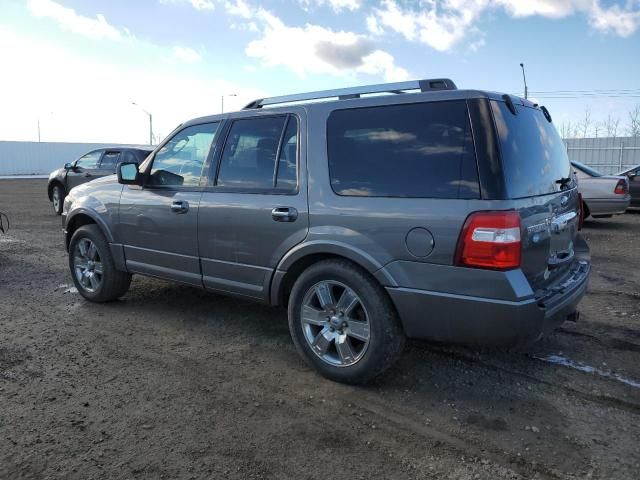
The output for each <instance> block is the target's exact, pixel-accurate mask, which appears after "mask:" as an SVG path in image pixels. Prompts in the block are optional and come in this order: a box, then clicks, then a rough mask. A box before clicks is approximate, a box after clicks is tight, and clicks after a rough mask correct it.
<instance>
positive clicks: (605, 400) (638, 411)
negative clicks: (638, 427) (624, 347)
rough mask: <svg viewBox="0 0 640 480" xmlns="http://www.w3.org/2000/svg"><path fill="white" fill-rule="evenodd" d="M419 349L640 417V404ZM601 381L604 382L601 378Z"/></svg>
mask: <svg viewBox="0 0 640 480" xmlns="http://www.w3.org/2000/svg"><path fill="white" fill-rule="evenodd" d="M419 348H422V349H424V350H426V351H429V352H431V353H435V354H437V355H442V356H446V357H450V358H454V359H456V360H460V361H463V362H465V363H467V364H470V365H480V366H482V367H484V368H486V369H488V370H491V371H499V372H503V373H507V374H509V375H514V376H517V377H520V378H525V379H527V380H529V381H532V382H535V383H538V384H540V385H544V386H547V387H550V388H552V389H562V390H564V391H565V392H567V393H569V394H572V395H575V396H576V397H578V398H580V399H582V400H585V401H588V402H592V403H597V404H600V405H603V406H607V407H613V408H617V409H619V410H624V411H626V412H629V413H633V414H635V415H640V402H639V403H634V402H629V401H627V400H624V399H621V398H618V397H610V396H605V395H596V394H593V393H589V392H585V391H583V390H580V389H577V388H574V387H571V386H568V385H565V384H562V383H555V382H551V381H549V380H545V379H543V378H539V377H537V376H535V375H532V374H530V373H527V372H523V371H519V370H514V369H512V368H507V367H504V366H502V365H498V364H496V363H493V362H488V361H486V360H483V359H480V358H477V357H474V356H472V355H470V354H467V353H464V352H461V351H456V350H451V349H448V348H445V347H442V348H441V347H438V346H433V345H420V346H419ZM523 358H530V359H535V360H536V361H539V360H537V359H536V358H535V357H533V356H530V355H527V356H526V357H525V356H523ZM603 381H606V380H605V379H604V378H603Z"/></svg>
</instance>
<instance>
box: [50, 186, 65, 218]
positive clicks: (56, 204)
mask: <svg viewBox="0 0 640 480" xmlns="http://www.w3.org/2000/svg"><path fill="white" fill-rule="evenodd" d="M65 196H66V195H65V194H64V189H63V188H62V187H61V186H60V185H56V186H54V187H53V189H52V190H51V205H52V206H53V211H54V212H56V214H57V215H62V207H63V205H64V197H65Z"/></svg>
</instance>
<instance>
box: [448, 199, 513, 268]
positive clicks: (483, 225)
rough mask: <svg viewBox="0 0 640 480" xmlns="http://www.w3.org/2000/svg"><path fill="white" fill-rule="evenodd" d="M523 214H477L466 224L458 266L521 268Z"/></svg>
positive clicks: (457, 255) (509, 212) (457, 260)
mask: <svg viewBox="0 0 640 480" xmlns="http://www.w3.org/2000/svg"><path fill="white" fill-rule="evenodd" d="M520 258H521V242H520V215H519V214H518V212H514V211H512V210H511V211H504V212H476V213H472V214H471V215H469V217H468V218H467V221H466V222H465V223H464V227H463V228H462V233H461V234H460V239H459V240H458V248H457V251H456V264H457V265H460V266H465V267H475V268H488V269H493V270H510V269H512V268H518V267H519V266H520Z"/></svg>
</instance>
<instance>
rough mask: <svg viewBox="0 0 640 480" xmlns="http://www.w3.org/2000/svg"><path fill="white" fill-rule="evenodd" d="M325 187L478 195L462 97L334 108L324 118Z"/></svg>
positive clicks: (368, 193)
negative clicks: (327, 176) (328, 182)
mask: <svg viewBox="0 0 640 480" xmlns="http://www.w3.org/2000/svg"><path fill="white" fill-rule="evenodd" d="M327 136H328V144H327V148H328V155H329V173H330V177H331V187H332V188H333V190H334V192H335V193H337V194H338V195H348V196H364V197H419V198H478V197H479V195H480V192H479V184H478V173H477V167H476V159H475V153H474V149H473V141H472V137H471V128H470V125H469V115H468V113H467V106H466V102H465V101H463V100H459V101H458V100H456V101H446V102H429V103H416V104H405V105H391V106H379V107H369V108H357V109H348V110H337V111H334V112H333V113H332V114H331V115H330V116H329V120H328V123H327Z"/></svg>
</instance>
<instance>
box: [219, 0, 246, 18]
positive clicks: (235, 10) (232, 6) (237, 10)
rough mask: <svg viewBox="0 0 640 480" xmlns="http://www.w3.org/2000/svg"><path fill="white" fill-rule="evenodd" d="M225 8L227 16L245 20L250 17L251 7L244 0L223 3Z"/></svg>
mask: <svg viewBox="0 0 640 480" xmlns="http://www.w3.org/2000/svg"><path fill="white" fill-rule="evenodd" d="M225 8H226V10H227V13H228V14H229V15H235V16H238V17H242V18H244V19H247V20H248V19H250V18H251V15H252V10H251V7H250V6H249V4H247V2H245V1H244V0H235V1H228V2H226V3H225Z"/></svg>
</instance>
